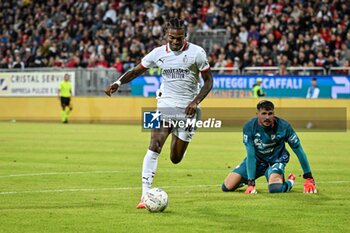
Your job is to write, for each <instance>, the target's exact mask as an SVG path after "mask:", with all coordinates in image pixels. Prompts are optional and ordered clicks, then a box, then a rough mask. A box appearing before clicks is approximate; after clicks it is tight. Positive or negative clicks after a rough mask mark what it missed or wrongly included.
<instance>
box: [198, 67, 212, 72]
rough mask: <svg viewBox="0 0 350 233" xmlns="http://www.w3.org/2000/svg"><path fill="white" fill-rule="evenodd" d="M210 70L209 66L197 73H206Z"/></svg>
mask: <svg viewBox="0 0 350 233" xmlns="http://www.w3.org/2000/svg"><path fill="white" fill-rule="evenodd" d="M208 70H210V66H209V67H208V68H205V69H204V70H200V71H199V72H205V71H208Z"/></svg>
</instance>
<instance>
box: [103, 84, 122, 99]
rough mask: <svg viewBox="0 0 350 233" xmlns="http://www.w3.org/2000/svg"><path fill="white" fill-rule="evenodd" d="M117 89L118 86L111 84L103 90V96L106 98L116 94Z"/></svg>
mask: <svg viewBox="0 0 350 233" xmlns="http://www.w3.org/2000/svg"><path fill="white" fill-rule="evenodd" d="M118 88H119V85H118V84H116V83H113V84H111V85H109V86H108V87H106V89H105V90H104V92H105V94H106V95H108V96H111V95H112V94H113V93H114V92H116V91H117V90H118Z"/></svg>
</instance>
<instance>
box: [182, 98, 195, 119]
mask: <svg viewBox="0 0 350 233" xmlns="http://www.w3.org/2000/svg"><path fill="white" fill-rule="evenodd" d="M197 106H198V104H197V103H196V102H194V101H192V102H191V103H190V104H189V105H188V106H187V108H186V109H185V113H186V116H187V117H190V118H192V117H194V115H195V114H196V110H197Z"/></svg>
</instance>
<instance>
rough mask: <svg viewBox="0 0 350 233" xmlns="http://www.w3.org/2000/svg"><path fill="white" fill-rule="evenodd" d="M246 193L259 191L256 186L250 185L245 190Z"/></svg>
mask: <svg viewBox="0 0 350 233" xmlns="http://www.w3.org/2000/svg"><path fill="white" fill-rule="evenodd" d="M245 193H246V194H257V193H258V192H257V191H256V189H255V186H253V185H249V186H248V188H247V189H246V190H245Z"/></svg>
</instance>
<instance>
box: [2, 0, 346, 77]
mask: <svg viewBox="0 0 350 233" xmlns="http://www.w3.org/2000/svg"><path fill="white" fill-rule="evenodd" d="M0 9H1V12H0V68H26V67H68V68H73V67H113V68H115V69H116V70H117V71H118V72H124V71H126V70H127V69H129V68H131V67H133V66H135V64H137V63H138V62H140V59H141V58H142V57H143V56H144V55H145V54H146V53H148V52H149V51H151V50H152V49H153V48H154V47H156V46H159V45H161V44H164V43H166V41H165V37H164V28H165V25H166V22H167V19H168V18H170V17H179V18H181V19H183V20H185V23H186V25H187V29H188V35H187V36H188V39H189V40H190V41H191V36H193V35H194V34H195V33H196V32H197V31H198V30H200V31H204V32H205V31H210V30H216V29H224V30H226V32H227V33H228V34H229V37H228V38H229V39H228V41H227V43H226V44H225V45H223V46H221V45H219V44H213V46H212V47H211V49H210V51H207V52H208V57H209V62H210V64H211V66H212V67H214V68H222V67H226V68H232V67H237V68H240V69H242V68H244V67H247V66H266V67H269V66H278V67H284V68H285V67H290V66H309V67H324V68H326V69H329V68H330V67H343V66H345V67H349V61H350V30H349V29H350V20H349V16H350V4H349V2H348V0H310V1H306V0H260V1H253V0H233V1H229V0H210V1H196V0H186V1H183V0H153V1H152V0H151V1H127V0H47V1H46V0H22V1H14V0H10V1H7V0H2V1H0Z"/></svg>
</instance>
